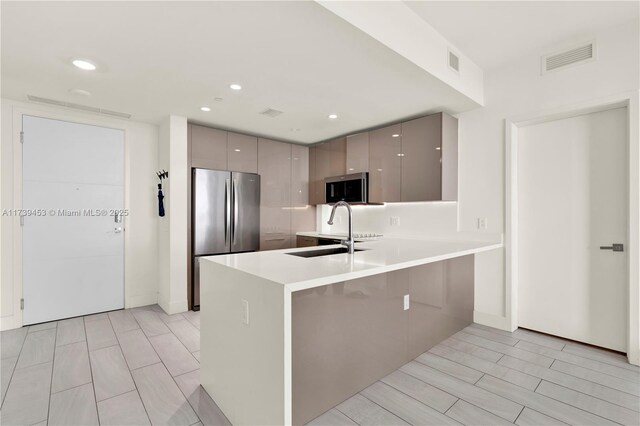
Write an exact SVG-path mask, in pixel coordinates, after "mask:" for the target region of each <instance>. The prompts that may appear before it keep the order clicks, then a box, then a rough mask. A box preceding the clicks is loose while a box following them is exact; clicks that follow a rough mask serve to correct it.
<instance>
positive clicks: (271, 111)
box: [260, 108, 282, 118]
mask: <svg viewBox="0 0 640 426" xmlns="http://www.w3.org/2000/svg"><path fill="white" fill-rule="evenodd" d="M260 114H262V115H266V116H267V117H271V118H275V117H277V116H279V115H280V114H282V111H278V110H277V109H273V108H267V109H265V110H264V111H262V112H261V113H260Z"/></svg>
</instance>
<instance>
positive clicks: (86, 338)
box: [47, 315, 109, 425]
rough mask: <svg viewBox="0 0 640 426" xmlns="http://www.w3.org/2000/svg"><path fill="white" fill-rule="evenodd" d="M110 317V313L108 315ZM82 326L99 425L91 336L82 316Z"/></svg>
mask: <svg viewBox="0 0 640 426" xmlns="http://www.w3.org/2000/svg"><path fill="white" fill-rule="evenodd" d="M107 317H109V315H107ZM82 328H83V330H84V344H85V346H86V347H87V358H88V359H89V373H90V374H91V387H92V388H93V402H94V404H95V405H94V406H95V409H96V419H97V420H98V425H99V424H100V413H99V412H98V397H97V395H96V382H95V380H94V378H93V365H92V364H91V352H90V351H89V338H88V336H87V326H86V323H85V322H84V317H82ZM48 423H49V418H48V417H47V424H48Z"/></svg>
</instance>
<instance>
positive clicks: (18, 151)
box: [2, 105, 131, 330]
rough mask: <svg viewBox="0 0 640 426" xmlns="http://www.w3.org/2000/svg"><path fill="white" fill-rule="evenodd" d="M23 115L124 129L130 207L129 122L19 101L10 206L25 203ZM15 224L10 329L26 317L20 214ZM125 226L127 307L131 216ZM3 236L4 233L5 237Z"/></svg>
mask: <svg viewBox="0 0 640 426" xmlns="http://www.w3.org/2000/svg"><path fill="white" fill-rule="evenodd" d="M24 115H30V116H34V117H41V118H48V119H53V120H60V121H68V122H72V123H78V124H87V125H90V126H99V127H107V128H110V129H115V130H122V131H123V132H124V182H125V183H124V208H125V209H129V208H130V206H129V193H128V191H129V189H128V185H127V183H128V182H129V180H130V171H129V162H130V158H129V154H128V144H129V143H130V141H129V140H128V138H129V129H128V127H127V125H126V123H120V122H118V121H117V120H114V119H109V118H106V117H100V116H97V115H96V116H93V115H90V114H86V115H85V114H81V113H72V112H69V113H66V112H64V111H54V110H52V109H49V108H40V107H39V106H36V105H33V106H32V105H28V106H27V105H25V106H22V105H16V106H14V108H13V113H12V136H13V138H12V139H13V140H12V145H13V146H12V151H13V161H12V165H13V174H12V175H13V187H12V191H13V197H12V198H13V200H12V201H13V205H12V206H11V207H10V208H11V209H15V210H20V209H22V208H23V205H22V144H21V138H20V132H21V131H22V117H23V116H24ZM12 219H13V220H12V226H11V231H12V233H13V238H12V256H13V261H12V265H13V277H12V278H13V280H12V281H13V286H12V290H13V291H12V293H13V294H12V295H10V297H11V298H12V301H13V315H12V316H11V317H6V318H3V322H2V329H3V330H8V329H12V328H18V327H22V326H23V325H24V320H23V315H22V314H23V311H22V310H21V307H20V300H21V299H22V297H23V296H22V295H23V292H22V289H23V284H22V276H23V273H22V272H23V271H22V238H23V236H22V226H20V218H19V217H13V218H12ZM123 222H124V223H123V227H124V229H125V232H124V262H125V265H124V271H125V277H124V298H125V300H124V304H125V308H127V307H129V306H128V305H129V302H128V299H130V297H129V292H130V291H131V288H130V285H129V283H128V282H127V279H126V275H127V265H126V257H127V247H128V245H129V236H128V232H126V229H127V227H128V217H127V216H124V221H123ZM3 238H4V237H3Z"/></svg>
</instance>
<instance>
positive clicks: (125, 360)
mask: <svg viewBox="0 0 640 426" xmlns="http://www.w3.org/2000/svg"><path fill="white" fill-rule="evenodd" d="M124 311H126V310H123V312H124ZM131 316H132V317H133V320H134V321H135V322H136V324H138V326H140V323H138V320H137V319H136V317H135V316H134V315H133V314H131ZM107 318H109V323H110V324H111V328H112V329H113V333H114V334H115V335H116V342H118V346H119V347H120V352H121V353H122V357H123V358H124V363H125V365H126V366H127V369H128V370H129V375H130V376H131V381H132V382H133V387H134V388H135V390H136V394H137V395H138V398H139V399H140V404H142V408H143V409H144V415H145V416H147V420H149V424H150V425H152V423H151V417H150V416H149V413H148V412H147V407H146V406H145V405H144V401H143V400H142V395H140V391H139V390H138V384H137V383H136V379H135V378H134V377H133V370H131V368H129V363H128V362H127V358H126V357H125V356H124V351H123V350H122V345H121V344H120V339H119V338H118V333H116V330H115V328H114V327H113V323H112V322H111V317H110V316H109V315H108V314H107ZM135 330H138V329H137V328H136V329H134V330H129V331H135ZM142 334H143V335H144V333H142ZM145 339H146V336H145ZM147 340H148V339H147ZM149 344H151V343H149ZM140 368H142V367H140ZM129 392H133V391H127V392H124V393H121V394H120V395H124V394H125V393H129ZM120 395H116V396H120ZM116 396H114V397H113V398H115V397H116ZM109 399H111V398H107V399H104V400H103V401H107V400H109ZM100 402H102V401H100ZM96 410H98V404H97V402H96ZM98 422H100V410H98Z"/></svg>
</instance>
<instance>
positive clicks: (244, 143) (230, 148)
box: [227, 132, 258, 173]
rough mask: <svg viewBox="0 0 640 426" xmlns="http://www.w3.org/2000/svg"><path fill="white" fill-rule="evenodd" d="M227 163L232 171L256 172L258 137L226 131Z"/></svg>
mask: <svg viewBox="0 0 640 426" xmlns="http://www.w3.org/2000/svg"><path fill="white" fill-rule="evenodd" d="M227 163H228V170H231V171H234V172H246V173H258V138H257V137H255V136H249V135H243V134H240V133H234V132H228V136H227Z"/></svg>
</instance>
